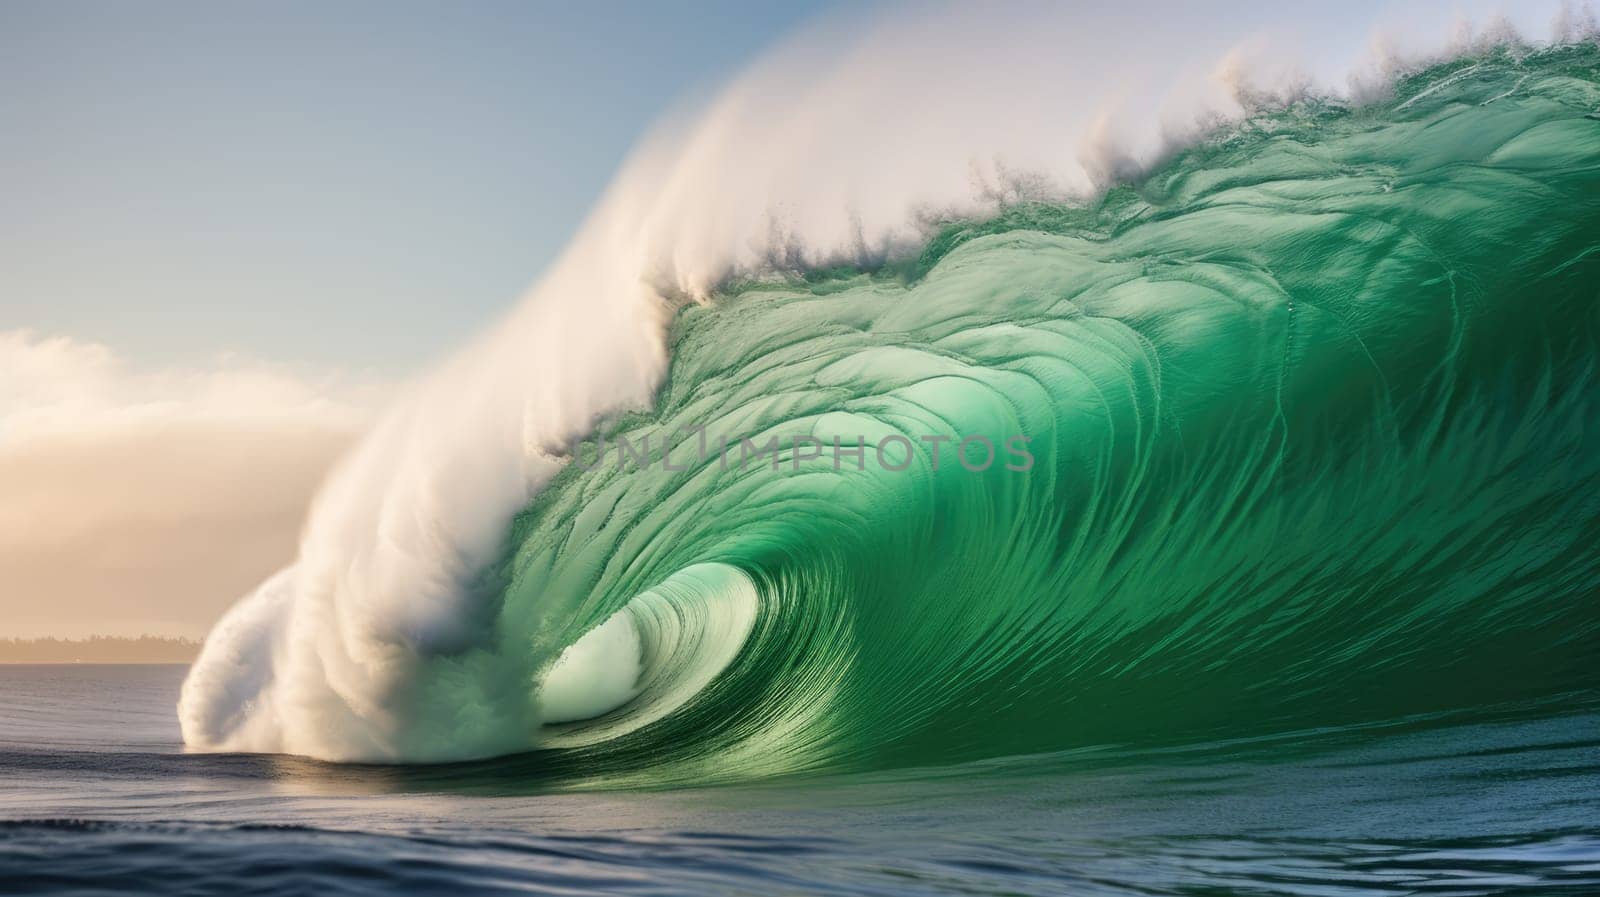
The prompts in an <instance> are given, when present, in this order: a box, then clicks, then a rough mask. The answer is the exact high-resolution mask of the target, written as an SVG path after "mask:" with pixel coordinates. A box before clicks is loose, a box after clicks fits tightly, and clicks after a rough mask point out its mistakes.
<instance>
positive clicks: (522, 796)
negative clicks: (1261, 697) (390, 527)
mask: <svg viewBox="0 0 1600 897" xmlns="http://www.w3.org/2000/svg"><path fill="white" fill-rule="evenodd" d="M182 675H183V670H182V668H179V667H105V666H54V667H0V818H3V819H4V820H5V821H4V822H3V823H0V892H3V893H8V894H66V893H75V894H104V893H122V892H135V893H161V894H282V893H301V894H318V895H321V894H395V893H524V894H526V893H533V894H661V895H666V894H673V895H677V894H682V895H720V894H728V895H745V894H756V895H766V894H840V895H845V894H849V895H899V894H1024V895H1034V894H1037V895H1058V894H1119V895H1121V894H1192V895H1202V894H1204V895H1216V894H1304V895H1326V897H1343V895H1352V897H1353V895H1364V894H1430V895H1475V894H1523V893H1525V894H1549V893H1570V894H1584V895H1588V894H1600V709H1597V704H1596V700H1595V696H1592V695H1574V696H1569V697H1568V698H1567V699H1564V700H1562V701H1560V702H1556V703H1552V704H1547V705H1543V706H1538V707H1528V706H1517V707H1506V708H1504V709H1503V711H1502V712H1500V713H1499V714H1497V715H1495V716H1494V718H1493V719H1492V720H1490V721H1485V720H1484V715H1483V712H1482V710H1481V709H1480V710H1478V711H1475V713H1474V716H1473V722H1471V723H1470V724H1469V723H1464V722H1460V721H1454V720H1452V719H1451V718H1450V717H1438V718H1430V719H1406V720H1396V721H1392V722H1390V723H1388V724H1384V725H1376V726H1365V727H1359V728H1340V729H1332V730H1327V731H1316V732H1300V733H1294V734H1292V735H1285V736H1279V737H1274V738H1269V739H1257V740H1253V741H1249V742H1227V743H1208V744H1196V745H1184V746H1173V747H1168V748H1162V749H1148V748H1147V749H1141V750H1121V749H1118V748H1116V747H1105V748H1099V749H1093V750H1084V751H1075V752H1070V753H1064V754H1052V755H1046V756H1033V757H1024V758H1011V759H1007V760H1003V761H990V762H986V763H981V764H970V765H964V766H958V767H949V768H940V769H916V770H901V771H898V772H895V773H892V774H875V775H871V776H854V777H836V778H820V779H808V780H784V781H777V782H769V783H765V784H760V785H751V786H741V787H722V788H706V789H690V790H676V791H654V792H626V793H616V792H611V793H606V792H594V793H585V792H574V791H564V792H562V791H552V790H550V786H549V785H548V784H541V782H540V781H539V776H538V775H537V771H536V770H532V769H530V767H529V761H520V762H519V761H513V762H503V763H499V764H489V765H477V766H462V767H435V768H428V769H393V768H376V767H354V768H352V767H332V766H326V765H323V764H317V763H310V762H306V761H300V760H294V759H288V758H275V757H265V756H204V755H194V754H185V753H184V752H183V750H182V747H181V744H180V742H179V739H178V731H177V725H176V722H175V720H174V717H173V709H172V708H173V703H174V701H175V699H176V695H177V689H178V685H179V682H180V681H181V678H182Z"/></svg>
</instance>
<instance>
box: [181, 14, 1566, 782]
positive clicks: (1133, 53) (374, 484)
mask: <svg viewBox="0 0 1600 897" xmlns="http://www.w3.org/2000/svg"><path fill="white" fill-rule="evenodd" d="M1317 6H1318V8H1317V9H1315V10H1311V9H1297V10H1295V11H1293V12H1290V11H1285V10H1278V9H1277V8H1276V5H1275V4H1273V5H1266V4H1263V5H1262V7H1261V8H1257V9H1250V8H1241V7H1240V5H1239V4H1235V3H1214V4H1204V3H1201V4H1196V3H1181V4H1179V3H1174V4H1154V5H1145V6H1139V7H1133V6H1130V5H1127V4H1111V5H1108V6H1107V8H1104V9H1099V10H1088V11H1059V10H1057V11H1049V10H1045V9H1041V8H1033V7H1030V6H1026V5H1017V6H1009V7H1006V8H1004V9H997V8H994V7H990V6H984V7H982V8H966V7H954V6H953V7H948V8H944V9H942V10H940V11H938V12H936V13H931V14H930V13H926V12H921V11H917V12H913V11H908V10H891V11H889V12H885V13H882V14H880V15H878V16H877V17H875V18H873V19H871V20H869V21H865V22H862V21H850V22H834V23H831V24H828V25H825V26H822V27H820V28H819V29H817V30H815V31H814V32H812V33H810V34H809V35H807V36H804V37H802V38H800V39H798V40H796V41H794V42H792V43H791V44H789V45H787V46H785V47H783V48H781V49H779V50H778V51H777V52H775V53H774V54H772V55H770V56H769V57H767V58H766V59H764V60H762V61H760V62H758V63H757V64H756V65H755V66H754V67H753V68H752V69H751V70H750V71H749V72H747V73H746V74H745V75H744V76H742V77H741V78H739V79H738V80H736V81H735V82H734V83H733V84H732V85H731V86H730V87H728V88H727V89H726V90H725V91H724V92H722V93H721V94H719V95H718V96H716V97H715V98H713V99H712V100H711V101H709V102H708V103H707V104H705V105H704V106H703V108H701V109H700V110H698V111H697V112H696V113H695V114H694V115H693V116H691V117H689V118H686V119H684V120H680V121H675V122H670V123H668V124H667V125H666V126H664V127H663V128H662V129H661V130H660V131H659V132H658V133H657V134H656V135H655V136H654V137H653V138H651V139H650V140H649V141H647V142H646V143H645V144H644V145H643V146H642V147H641V148H640V150H639V151H638V152H637V153H636V154H635V156H634V157H633V158H632V159H631V160H630V161H629V162H628V164H627V165H626V166H625V167H624V169H623V170H622V172H621V173H620V174H619V175H618V177H617V179H616V180H615V182H614V183H613V184H612V186H611V187H610V188H609V189H608V191H607V193H606V194H605V196H604V197H603V198H602V200H601V201H600V203H599V204H598V206H597V207H596V209H595V211H594V212H593V213H592V214H591V216H590V218H589V220H588V221H587V222H586V223H585V224H584V226H583V228H582V229H581V230H580V232H579V235H578V236H577V237H576V238H575V240H574V241H573V243H572V245H571V246H570V247H569V248H568V249H567V251H566V253H565V254H564V255H563V256H562V257H561V259H560V260H559V261H558V262H557V263H556V264H555V266H554V267H553V268H552V269H551V270H550V271H549V272H548V273H547V274H546V275H545V276H544V277H543V278H542V279H541V280H540V281H539V282H538V283H537V284H536V285H535V286H534V287H533V289H532V290H531V291H530V293H529V295H528V296H527V297H526V298H525V299H524V300H523V301H522V302H521V303H520V304H519V305H518V306H517V307H516V308H515V309H514V310H512V311H511V313H510V314H508V315H507V316H506V318H505V320H503V321H502V322H500V323H499V325H498V326H496V327H494V328H493V329H492V330H491V331H489V332H488V333H487V334H486V335H484V336H483V337H482V338H481V339H479V340H477V341H476V342H474V343H473V344H472V345H470V346H468V347H466V348H465V349H463V350H462V351H461V352H459V353H458V354H457V355H455V356H454V357H453V358H450V359H448V360H447V361H445V362H444V363H443V364H441V365H440V366H439V367H438V368H437V369H436V370H434V371H433V372H431V373H430V374H429V375H428V376H426V377H424V378H422V379H421V380H419V381H418V382H417V383H416V384H414V385H413V386H412V387H411V388H410V390H409V391H408V393H407V394H406V395H404V396H403V397H402V398H401V399H400V400H398V401H397V402H396V403H395V405H394V406H393V407H392V408H391V409H390V410H389V412H388V413H387V415H386V416H385V417H384V418H383V419H382V421H381V422H380V423H379V424H378V425H377V426H376V427H375V428H374V429H373V430H372V431H371V432H370V433H369V434H368V435H367V437H366V438H365V439H364V440H363V441H362V443H361V444H360V445H359V446H358V447H357V448H356V449H355V450H354V451H353V452H352V453H351V454H350V455H349V456H348V457H347V458H346V459H345V460H344V461H343V462H342V463H341V464H340V465H339V467H338V468H337V470H336V471H335V472H334V474H333V475H332V476H331V477H330V479H329V481H328V483H327V485H326V486H325V488H324V489H323V491H322V493H321V494H320V496H319V497H318V499H317V501H316V502H315V504H314V506H313V508H312V510H311V513H310V516H309V518H308V520H307V523H306V527H305V532H304V536H303V539H302V541H301V545H300V551H299V556H298V557H297V558H296V559H294V560H293V562H292V563H291V564H289V565H288V566H287V567H286V568H285V570H284V571H283V572H281V573H280V574H278V575H277V576H275V577H273V578H272V579H271V580H269V581H268V582H267V583H266V584H264V585H263V586H262V587H261V588H260V589H259V590H258V591H257V592H255V593H254V594H252V595H250V596H248V597H246V598H245V599H244V600H243V601H241V602H240V604H239V605H238V606H236V607H235V608H234V609H233V610H232V611H231V612H230V613H229V614H228V615H227V617H225V618H224V620H223V621H222V622H221V623H219V624H218V626H217V627H216V629H215V630H214V632H213V633H212V635H211V637H210V638H209V639H208V640H207V644H206V647H205V649H204V651H203V653H202V656H201V658H200V660H199V661H198V662H197V664H196V665H195V667H194V669H193V671H192V672H191V674H190V676H189V679H188V680H187V681H186V683H185V685H184V690H183V696H182V700H181V704H180V718H181V721H182V724H183V730H184V737H185V740H186V742H187V743H188V744H189V745H190V746H191V747H193V748H196V749H204V750H250V751H273V752H288V753H295V754H304V755H310V756H314V757H319V758H325V759H331V760H391V761H437V760H454V759H463V758H474V757H485V756H492V755H498V754H504V753H509V752H514V751H519V750H525V749H528V748H531V747H536V746H539V745H540V744H543V743H545V741H546V740H548V739H551V738H554V739H555V740H557V741H559V740H560V739H559V737H558V736H556V735H552V734H551V730H547V729H545V728H544V727H545V724H546V723H547V722H553V721H568V720H571V719H573V718H576V717H578V716H582V715H584V714H590V713H592V714H604V713H605V712H607V711H612V710H615V709H616V707H617V706H618V705H620V704H622V703H625V702H627V700H628V699H629V698H630V697H631V696H632V694H633V692H634V690H635V685H636V683H635V682H633V681H629V680H631V679H636V678H637V677H638V675H639V674H638V673H636V672H634V671H638V670H643V669H647V668H648V666H649V658H647V657H644V656H643V653H644V652H646V651H647V650H648V649H647V647H645V646H641V645H640V636H639V633H638V631H637V630H634V631H630V630H628V629H627V628H624V627H623V626H622V624H621V623H615V624H613V623H603V626H604V627H606V628H604V630H603V633H597V634H596V639H597V640H596V641H591V642H589V643H588V645H587V647H586V648H585V650H584V651H582V652H580V653H581V654H582V659H581V662H580V661H579V660H576V659H573V655H567V658H568V659H567V661H566V662H564V663H560V664H558V659H559V658H562V657H563V652H566V651H568V650H569V649H570V648H572V646H573V644H574V642H575V641H576V639H577V637H578V635H580V634H581V633H574V632H573V631H572V626H571V623H572V620H571V619H570V618H563V617H562V616H561V614H563V613H565V612H566V609H563V608H559V607H554V606H552V607H550V608H549V609H548V616H540V615H539V614H538V613H534V614H533V615H532V617H529V618H525V619H523V620H522V621H521V623H520V625H522V626H524V627H525V628H523V629H519V630H518V631H517V632H515V633H509V634H508V632H507V631H506V628H505V627H506V625H507V623H506V621H505V620H504V618H503V616H502V611H503V610H504V608H503V600H504V596H503V592H502V586H503V582H502V581H500V580H498V579H496V578H495V576H494V575H492V568H493V567H494V563H495V561H496V559H497V558H500V557H501V556H502V555H503V553H504V552H505V549H506V544H505V541H506V539H507V534H508V531H509V525H510V523H511V521H512V518H513V516H514V515H516V514H517V513H518V512H519V511H520V510H522V509H524V508H526V507H527V506H528V505H529V503H530V501H532V500H533V499H534V498H535V496H537V495H538V494H539V492H540V490H541V489H542V488H543V487H544V486H545V485H546V484H547V483H548V482H549V481H550V480H551V478H552V477H554V476H556V475H557V474H558V473H559V472H560V471H561V470H562V469H563V467H564V466H565V465H566V464H567V463H568V456H569V452H570V451H571V450H572V447H573V445H574V443H575V442H576V441H577V440H578V439H580V438H581V437H583V436H584V435H585V434H588V433H590V432H591V431H593V430H594V429H595V428H596V427H597V426H598V425H600V424H601V423H602V422H603V421H606V420H613V419H616V418H617V417H618V416H619V415H622V414H624V413H626V412H629V411H634V410H640V409H644V408H647V407H648V406H649V405H650V403H651V401H652V398H653V396H654V395H655V392H656V390H657V389H658V388H659V386H660V385H661V383H662V379H663V376H664V374H665V372H666V371H667V365H668V361H669V353H668V347H667V345H666V333H667V327H668V325H669V323H670V321H671V320H672V316H673V314H674V313H675V309H676V308H678V307H679V306H680V305H681V304H682V303H683V302H685V301H686V300H693V299H703V298H705V297H707V296H709V295H710V294H711V292H712V291H713V290H714V289H715V288H716V287H717V286H718V285H719V284H722V283H725V282H727V281H728V280H729V279H730V278H735V277H739V276H744V275H759V274H761V273H763V272H768V271H773V270H780V271H781V270H793V269H801V268H810V267H816V266H821V265H828V264H833V263H847V264H854V265H867V266H870V265H873V264H876V263H878V262H881V261H883V260H886V259H890V258H894V257H896V256H897V255H903V254H904V253H906V252H910V251H914V250H915V249H916V248H917V247H918V246H919V245H920V243H921V241H923V240H925V239H926V238H927V236H928V234H929V227H930V222H932V221H934V220H946V219H948V218H949V217H951V216H965V217H982V216H985V215H992V214H994V213H996V212H998V211H999V210H1000V209H1001V208H1002V207H1004V206H1006V205H1007V204H1010V203H1015V202H1017V201H1020V200H1027V199H1050V200H1056V201H1059V200H1064V199H1070V198H1074V197H1087V196H1090V195H1092V194H1094V193H1095V192H1097V191H1099V190H1101V189H1103V188H1104V187H1106V186H1107V185H1108V184H1111V183H1113V182H1115V181H1117V180H1119V179H1122V178H1126V177H1128V176H1131V175H1132V174H1134V173H1136V172H1138V171H1140V170H1142V169H1144V168H1146V167H1148V166H1150V165H1152V164H1155V163H1157V162H1159V161H1160V160H1162V159H1163V158H1165V157H1166V156H1167V155H1168V154H1170V153H1171V152H1172V151H1173V150H1174V148H1176V147H1178V146H1182V145H1184V144H1185V143H1187V142H1191V141H1193V140H1195V139H1198V138H1199V137H1200V136H1202V135H1203V134H1205V133H1208V131H1209V130H1210V129H1212V128H1214V127H1215V126H1216V125H1217V124H1218V123H1219V122H1223V121H1227V120H1231V119H1236V118H1238V117H1239V116H1241V115H1244V114H1246V113H1249V112H1252V111H1253V110H1254V109H1256V108H1259V107H1260V106H1262V105H1272V104H1273V103H1283V102H1287V101H1289V100H1292V99H1294V98H1295V97H1297V96H1301V95H1303V94H1305V93H1306V92H1308V91H1321V92H1330V93H1340V92H1342V93H1346V94H1353V95H1356V96H1357V97H1360V96H1363V95H1365V93H1364V92H1368V91H1372V90H1377V89H1381V86H1382V85H1383V84H1384V83H1386V82H1385V78H1386V77H1387V74H1388V73H1389V71H1390V70H1391V69H1393V68H1394V67H1395V66H1396V65H1397V63H1396V60H1397V59H1399V60H1421V59H1427V58H1431V57H1436V56H1439V55H1441V54H1448V53H1450V52H1453V51H1454V50H1456V49H1459V48H1461V47H1463V46H1470V45H1471V44H1472V43H1473V42H1474V41H1482V40H1484V39H1500V38H1503V37H1504V36H1505V35H1506V34H1510V33H1511V29H1513V28H1515V29H1518V30H1520V31H1521V32H1522V33H1526V34H1541V33H1543V31H1544V29H1546V28H1548V27H1549V23H1550V22H1552V21H1557V22H1559V23H1560V25H1559V27H1560V28H1563V29H1566V30H1567V31H1568V32H1570V31H1572V29H1573V27H1574V26H1573V24H1572V23H1573V22H1581V21H1583V17H1582V16H1581V15H1579V14H1576V13H1573V12H1572V11H1571V10H1567V11H1566V12H1565V13H1564V14H1562V16H1561V17H1558V15H1557V13H1558V12H1560V7H1558V6H1557V5H1556V4H1550V5H1548V6H1541V5H1538V4H1518V6H1517V9H1516V13H1515V17H1514V21H1511V22H1508V23H1506V24H1499V20H1496V19H1494V18H1493V17H1492V13H1493V10H1494V7H1493V6H1490V5H1485V6H1484V7H1483V8H1481V9H1478V10H1474V12H1475V13H1476V14H1477V16H1478V18H1477V19H1476V20H1477V21H1480V22H1488V23H1490V24H1489V25H1488V26H1485V27H1484V28H1479V29H1477V30H1472V29H1466V30H1463V26H1461V25H1459V22H1458V13H1457V12H1456V8H1454V7H1453V8H1451V9H1450V10H1449V11H1447V12H1444V13H1440V12H1439V11H1437V10H1428V9H1427V8H1426V7H1425V6H1418V7H1415V9H1413V8H1411V7H1407V8H1406V12H1405V15H1404V16H1403V17H1402V18H1403V21H1402V22H1401V25H1400V26H1399V27H1398V30H1391V31H1383V30H1381V28H1380V30H1377V31H1374V30H1373V29H1374V27H1377V26H1381V24H1382V23H1381V22H1376V23H1373V24H1372V25H1368V24H1362V25H1360V26H1355V25H1352V24H1350V22H1351V16H1350V15H1349V14H1348V13H1347V12H1343V11H1342V10H1344V9H1345V4H1339V3H1324V4H1317ZM1534 7H1538V8H1534ZM1331 23H1338V24H1331ZM1385 35H1387V36H1385ZM1417 35H1425V36H1426V37H1417ZM1485 36H1487V38H1486V37H1485ZM1560 36H1564V37H1570V36H1571V34H1563V35H1560ZM1375 41H1376V43H1375ZM1304 47H1316V48H1317V50H1316V51H1315V52H1314V53H1308V52H1306V51H1304V50H1303V49H1302V48H1304ZM1374 47H1377V49H1376V50H1375V49H1374ZM1395 47H1398V48H1399V49H1391V48H1395ZM719 575H720V574H719ZM712 578H713V579H715V578H716V577H712ZM730 589H731V590H732V592H735V593H739V594H743V592H742V591H741V589H742V586H738V585H732V586H730V585H728V584H727V583H725V582H721V581H718V582H717V583H711V584H707V583H704V582H700V581H698V580H697V581H696V582H695V583H694V584H691V585H688V586H684V587H683V588H682V595H681V596H680V597H679V598H675V599H673V600H674V602H676V603H674V604H672V606H674V607H679V608H691V610H688V611H684V617H683V619H684V620H686V621H692V627H691V628H692V631H691V632H690V634H689V635H688V636H686V637H687V638H693V637H696V636H694V632H700V633H702V634H703V637H705V638H718V639H723V640H728V639H733V640H739V639H743V638H745V637H747V636H748V635H749V633H750V632H751V629H752V627H753V626H754V623H753V622H750V621H745V620H744V617H743V616H741V615H742V614H744V613H745V612H746V611H745V610H730V609H729V608H747V606H748V603H747V602H745V600H744V599H743V598H739V599H727V598H725V597H716V596H724V595H725V594H728V593H729V590H730ZM699 602H704V607H701V606H699V604H698V603H699ZM619 612H620V610H618V609H611V610H610V611H609V612H608V613H598V614H597V615H596V616H595V619H594V621H593V624H594V625H602V621H604V620H611V619H618V618H615V617H614V616H613V615H614V614H616V613H619ZM635 612H636V614H637V613H638V612H640V611H638V608H635ZM730 620H731V621H733V622H731V623H730V622H728V621H730ZM629 625H630V626H631V625H634V624H629ZM693 627H703V628H699V629H694V628H693ZM712 653H713V654H715V655H716V657H717V658H720V659H718V660H717V661H716V663H722V664H726V663H728V662H729V659H730V658H731V654H730V652H729V651H727V650H723V651H718V652H712ZM702 654H703V652H700V653H697V652H695V651H687V652H686V656H688V655H694V656H696V657H700V656H702ZM725 654H727V655H729V656H728V657H723V655H725ZM613 655H614V659H611V658H612V656H613ZM716 663H712V662H710V661H706V662H703V663H699V665H698V666H696V669H697V670H700V671H701V673H703V671H704V670H705V669H710V668H712V667H715V666H716ZM691 665H692V664H691ZM553 666H554V667H555V668H556V670H557V672H556V673H554V674H552V673H551V670H552V667H553ZM717 668H719V669H720V667H717ZM577 670H592V671H594V672H592V673H589V674H587V675H593V676H595V677H597V682H596V683H595V685H594V688H592V689H585V688H583V687H582V686H581V684H575V683H574V682H573V681H572V679H573V676H574V675H577V674H575V672H574V671H577ZM701 673H696V674H694V675H693V676H690V677H689V678H690V679H692V681H694V682H699V683H701V684H704V682H703V681H702V680H705V681H708V680H706V677H705V676H703V675H701ZM547 675H554V676H555V677H556V678H557V680H558V682H557V686H556V688H555V690H554V691H552V692H551V693H549V694H548V695H546V696H545V697H544V698H541V688H540V682H541V681H542V680H543V679H544V678H545V677H546V676H547ZM686 675H688V674H686ZM599 680H603V681H599ZM685 681H688V680H685ZM668 690H669V691H670V690H671V689H670V688H669V689H668ZM546 702H548V703H549V704H551V705H552V706H550V707H546V706H545V704H546ZM791 723H792V720H791V721H789V722H782V721H779V722H774V723H773V725H775V726H777V725H789V724H791Z"/></svg>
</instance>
